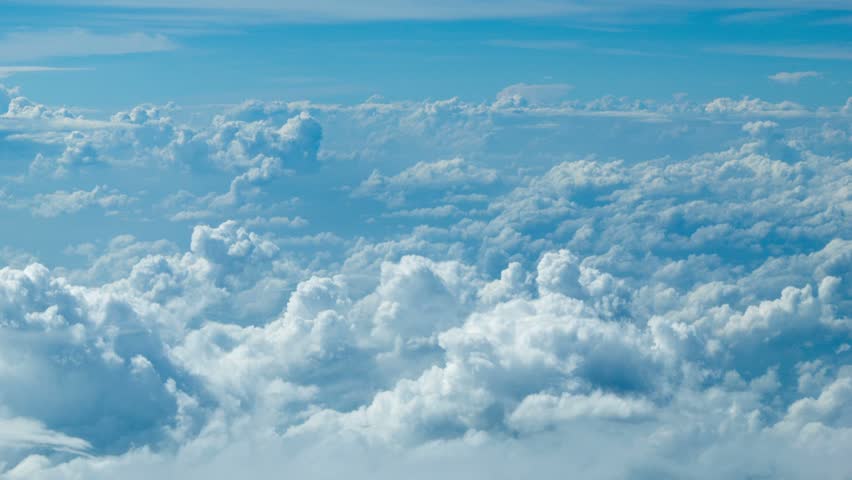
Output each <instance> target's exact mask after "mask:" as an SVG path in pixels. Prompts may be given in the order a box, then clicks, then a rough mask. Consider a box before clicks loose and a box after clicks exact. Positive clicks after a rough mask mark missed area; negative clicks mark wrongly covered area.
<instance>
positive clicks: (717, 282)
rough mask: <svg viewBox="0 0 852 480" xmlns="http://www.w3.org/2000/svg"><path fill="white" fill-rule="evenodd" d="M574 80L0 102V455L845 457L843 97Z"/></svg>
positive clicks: (468, 463)
mask: <svg viewBox="0 0 852 480" xmlns="http://www.w3.org/2000/svg"><path fill="white" fill-rule="evenodd" d="M567 93H568V90H567V88H565V87H564V86H558V85H557V86H541V85H527V84H522V85H513V86H510V87H507V89H505V90H503V91H502V92H500V93H499V94H498V95H497V96H496V97H495V99H494V100H490V101H485V102H481V103H471V102H465V101H462V100H459V99H448V100H437V101H436V100H426V101H407V102H388V101H383V100H381V99H378V98H371V99H369V100H368V101H366V102H364V103H361V104H354V105H342V104H317V103H311V102H290V103H288V102H261V101H249V102H245V103H242V104H239V105H236V106H231V107H226V108H222V109H219V108H218V107H217V109H216V110H215V111H214V112H212V113H211V114H210V115H209V116H208V117H207V118H201V119H198V118H193V119H191V120H185V119H184V118H185V117H182V116H181V110H180V108H181V107H180V106H179V105H174V104H168V105H162V106H158V105H140V106H137V107H134V108H130V109H126V110H124V111H120V112H117V113H115V114H114V115H111V116H108V117H104V118H89V115H88V114H85V115H84V114H82V113H79V112H77V111H75V110H73V109H68V108H55V107H50V106H47V105H43V104H40V103H38V102H36V101H34V100H30V99H28V98H26V97H24V96H23V95H22V93H21V92H20V91H19V90H17V89H11V88H3V89H2V90H0V110H2V111H3V112H4V113H3V114H2V115H0V129H2V133H3V135H2V137H0V145H2V147H3V149H4V152H8V153H9V158H10V160H9V162H8V165H6V166H4V168H8V169H9V170H8V175H7V176H4V177H3V180H2V181H3V183H2V184H0V198H2V200H3V201H4V206H5V207H6V208H4V209H3V210H2V211H3V214H4V215H9V216H10V217H9V218H12V219H15V220H16V221H21V222H23V221H26V222H31V223H26V225H28V227H27V228H29V229H31V231H33V232H40V231H44V230H42V229H43V228H52V230H50V231H51V232H53V234H52V235H44V237H45V238H37V239H36V240H32V238H34V237H28V238H30V240H32V241H33V242H34V243H33V245H31V246H30V247H31V249H32V250H33V252H32V253H33V255H25V254H15V255H14V257H15V258H16V260H15V262H9V264H8V265H6V264H5V263H4V265H5V266H4V267H3V268H0V385H3V387H2V388H0V475H2V476H3V477H4V478H10V479H13V478H36V479H38V478H45V479H50V478H94V479H96V478H151V477H152V476H161V477H165V478H171V477H180V478H205V479H207V478H233V477H235V476H240V475H241V474H242V475H245V474H246V469H249V471H250V473H251V476H253V477H254V478H277V477H278V476H280V474H281V472H282V471H287V472H289V473H291V474H292V475H296V476H298V475H310V476H312V477H314V478H332V477H335V478H337V477H339V476H340V475H342V474H343V473H345V474H347V475H349V476H350V477H353V478H399V477H400V476H405V477H407V478H426V476H427V475H428V476H429V478H433V477H434V475H442V476H445V477H448V478H471V477H475V476H484V475H486V476H489V477H491V476H493V477H496V478H500V475H503V476H511V477H513V478H514V477H516V476H522V475H524V474H525V472H528V471H530V470H531V469H536V470H537V471H539V472H541V476H542V477H544V478H561V477H562V476H564V475H565V474H566V472H568V473H570V474H573V475H576V476H580V477H583V478H592V479H594V478H601V479H603V478H625V479H628V478H630V479H633V478H695V479H704V478H707V479H710V478H737V477H758V476H772V477H779V478H813V477H814V476H818V477H820V478H838V479H840V478H845V476H848V475H849V474H850V473H852V472H850V470H849V468H848V467H846V465H847V463H848V462H845V456H846V451H847V450H848V446H849V445H852V416H851V415H852V412H850V409H849V407H848V405H849V399H850V398H852V397H850V395H852V380H850V379H852V373H850V367H849V363H850V361H852V347H850V344H852V338H850V336H852V320H850V314H852V301H850V298H852V295H850V294H852V283H850V282H852V278H850V272H852V242H850V235H852V231H850V222H849V221H848V217H849V214H850V210H852V198H851V197H850V188H849V185H848V178H850V176H852V164H850V161H849V158H850V152H852V130H850V128H849V121H848V120H849V114H850V112H849V108H848V105H845V104H844V105H825V106H821V107H813V106H806V105H803V104H800V103H797V102H792V101H786V100H781V101H771V102H770V101H767V100H763V99H759V98H753V97H745V96H743V97H720V98H716V99H710V100H709V101H690V100H688V99H686V98H683V97H679V98H675V99H673V100H671V101H665V102H661V101H650V100H641V99H631V98H627V97H618V98H616V97H602V98H599V99H593V100H585V101H579V100H573V99H571V98H566V97H565V96H566V94H567ZM847 103H848V102H847ZM648 139H654V141H653V142H651V141H649V140H648ZM616 140H617V141H616ZM684 145H685V146H684ZM106 185H109V186H106ZM71 222H80V223H79V225H82V226H83V227H78V228H74V229H72V228H69V227H68V225H72V223H71ZM43 225H47V226H48V227H43ZM81 230H84V231H85V235H83V236H82V238H76V237H74V235H76V234H77V233H76V232H79V231H81ZM57 232H58V233H57ZM7 235H8V239H9V240H7V241H9V242H14V241H15V239H16V238H17V237H16V236H15V235H16V232H14V231H10V232H9V233H8V234H7ZM13 246H14V247H15V248H16V249H17V250H14V251H12V250H10V251H9V252H12V253H14V252H18V250H23V251H24V252H26V251H27V250H28V249H27V245H26V244H24V245H13ZM50 248H53V249H54V250H55V251H58V252H60V253H55V252H54V254H52V255H49V256H48V257H47V258H45V259H41V258H38V259H37V258H34V257H37V256H39V257H40V256H42V255H44V254H43V252H44V251H48V250H49V249H50ZM12 253H10V254H9V255H8V257H9V258H11V257H12V256H13V255H12ZM0 258H3V259H4V262H5V258H7V255H6V254H5V253H4V256H0ZM328 458H335V459H337V461H336V462H328V461H327V459H328Z"/></svg>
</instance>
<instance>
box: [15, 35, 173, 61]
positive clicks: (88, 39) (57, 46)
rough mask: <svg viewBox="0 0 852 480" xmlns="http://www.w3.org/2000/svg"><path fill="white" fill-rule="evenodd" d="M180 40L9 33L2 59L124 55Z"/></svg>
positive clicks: (158, 48) (170, 47) (168, 46)
mask: <svg viewBox="0 0 852 480" xmlns="http://www.w3.org/2000/svg"><path fill="white" fill-rule="evenodd" d="M175 48H177V44H176V43H175V42H174V41H172V40H171V39H170V38H168V37H166V36H165V35H161V34H149V33H140V32H133V33H121V34H112V33H96V32H92V31H89V30H84V29H76V28H75V29H67V30H66V29H63V30H46V31H36V30H33V31H25V32H12V33H7V34H6V35H5V36H3V37H2V39H0V61H7V62H19V61H26V60H32V59H39V58H55V57H87V56H91V55H124V54H128V53H144V52H162V51H167V50H174V49H175Z"/></svg>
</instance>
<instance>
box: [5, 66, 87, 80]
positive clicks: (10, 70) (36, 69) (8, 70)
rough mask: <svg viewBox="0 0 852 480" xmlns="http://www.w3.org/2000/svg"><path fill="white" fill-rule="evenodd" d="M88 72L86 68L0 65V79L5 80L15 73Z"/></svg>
mask: <svg viewBox="0 0 852 480" xmlns="http://www.w3.org/2000/svg"><path fill="white" fill-rule="evenodd" d="M81 70H90V69H88V68H71V67H45V66H39V65H0V78H7V77H10V76H12V75H15V74H16V73H40V72H75V71H81Z"/></svg>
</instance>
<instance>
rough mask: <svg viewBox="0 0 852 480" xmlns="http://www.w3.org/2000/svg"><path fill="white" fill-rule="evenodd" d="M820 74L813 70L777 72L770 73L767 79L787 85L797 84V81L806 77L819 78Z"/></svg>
mask: <svg viewBox="0 0 852 480" xmlns="http://www.w3.org/2000/svg"><path fill="white" fill-rule="evenodd" d="M820 77H822V74H821V73H819V72H814V71H807V72H778V73H776V74H774V75H770V76H769V79H770V80H772V81H773V82H778V83H784V84H787V85H798V84H799V82H801V81H802V80H804V79H806V78H820Z"/></svg>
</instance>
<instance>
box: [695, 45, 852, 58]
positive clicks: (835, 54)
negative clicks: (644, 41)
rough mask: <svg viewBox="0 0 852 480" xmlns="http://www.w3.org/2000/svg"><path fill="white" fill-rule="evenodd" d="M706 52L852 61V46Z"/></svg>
mask: <svg viewBox="0 0 852 480" xmlns="http://www.w3.org/2000/svg"><path fill="white" fill-rule="evenodd" d="M705 50H706V51H708V52H716V53H730V54H733V55H750V56H756V57H780V58H803V59H809V60H852V45H845V44H836V45H834V44H832V45H817V44H813V45H721V46H716V47H709V48H707V49H705Z"/></svg>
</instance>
